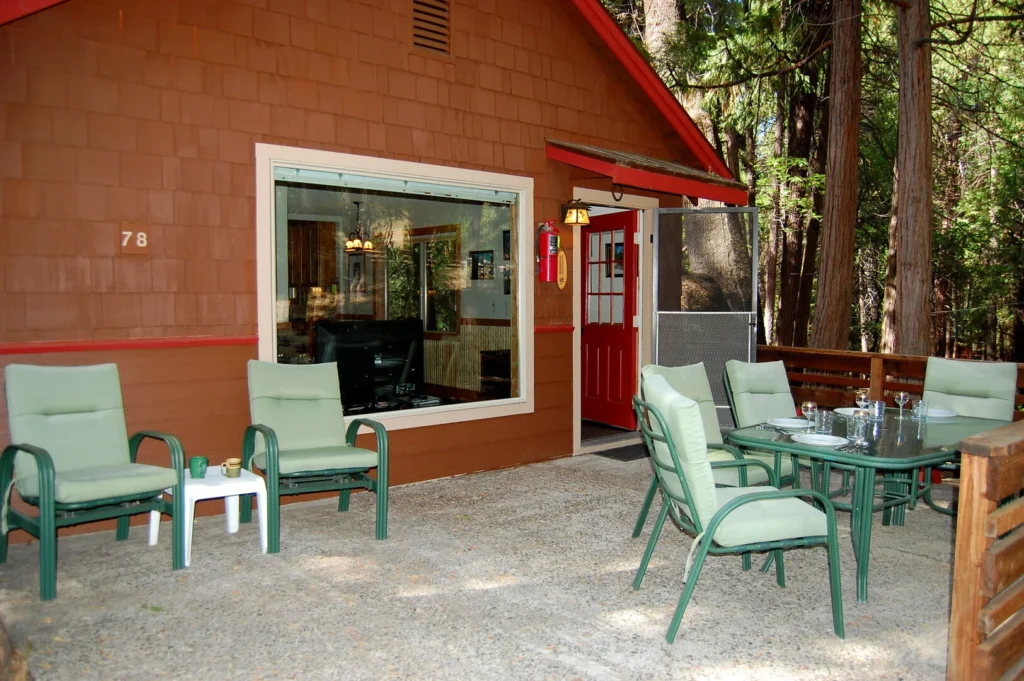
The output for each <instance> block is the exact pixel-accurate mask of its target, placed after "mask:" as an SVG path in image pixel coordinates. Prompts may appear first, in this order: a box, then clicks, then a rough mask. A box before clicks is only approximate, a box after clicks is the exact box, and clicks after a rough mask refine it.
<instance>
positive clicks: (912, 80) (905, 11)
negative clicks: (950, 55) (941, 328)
mask: <svg viewBox="0 0 1024 681" xmlns="http://www.w3.org/2000/svg"><path fill="white" fill-rule="evenodd" d="M896 15H897V22H898V23H897V44H898V48H899V72H900V90H899V138H900V141H899V149H898V150H897V153H896V177H897V183H896V190H895V191H896V206H895V208H896V215H895V230H891V231H895V234H894V235H891V236H895V240H894V241H890V244H889V249H890V251H892V253H893V259H894V267H893V272H892V280H891V286H887V287H886V296H887V297H888V298H891V302H889V301H887V308H891V314H890V315H888V316H887V321H889V333H887V334H885V336H884V337H883V350H884V351H885V352H895V353H899V354H907V355H926V354H929V353H930V351H931V288H932V224H931V222H932V220H931V218H932V205H931V198H932V146H931V122H932V121H931V94H932V86H931V73H932V68H931V45H930V43H927V42H922V41H923V40H924V39H927V38H928V37H929V36H930V33H931V24H930V21H931V19H930V13H929V8H928V0H907V2H905V3H902V4H901V5H899V6H898V7H897V10H896Z"/></svg>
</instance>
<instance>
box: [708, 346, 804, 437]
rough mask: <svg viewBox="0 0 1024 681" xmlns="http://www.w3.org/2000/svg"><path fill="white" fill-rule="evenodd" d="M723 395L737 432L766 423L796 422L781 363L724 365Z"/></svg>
mask: <svg viewBox="0 0 1024 681" xmlns="http://www.w3.org/2000/svg"><path fill="white" fill-rule="evenodd" d="M724 380H725V392H726V395H727V396H728V398H729V407H730V408H731V409H732V417H733V420H734V421H735V422H736V427H737V428H746V427H747V426H754V425H757V424H758V423H764V422H765V421H767V420H768V419H776V418H796V403H794V402H793V393H792V392H791V391H790V389H789V379H788V378H787V377H786V366H785V365H784V364H783V363H782V362H781V361H778V362H740V361H738V360H735V359H730V360H729V361H728V362H726V363H725V375H724Z"/></svg>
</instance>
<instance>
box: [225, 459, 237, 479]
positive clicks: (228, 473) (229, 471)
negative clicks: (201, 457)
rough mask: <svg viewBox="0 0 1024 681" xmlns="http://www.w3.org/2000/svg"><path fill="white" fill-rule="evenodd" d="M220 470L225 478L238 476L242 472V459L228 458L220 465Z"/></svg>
mask: <svg viewBox="0 0 1024 681" xmlns="http://www.w3.org/2000/svg"><path fill="white" fill-rule="evenodd" d="M220 472H221V473H222V474H223V475H224V477H225V478H237V477H238V476H240V475H241V474H242V460H241V459H228V460H227V461H225V462H224V463H222V464H221V465H220Z"/></svg>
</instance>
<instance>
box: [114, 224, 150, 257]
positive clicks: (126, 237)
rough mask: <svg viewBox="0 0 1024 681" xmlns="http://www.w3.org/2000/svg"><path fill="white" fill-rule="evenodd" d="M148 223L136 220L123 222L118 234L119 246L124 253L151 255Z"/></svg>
mask: <svg viewBox="0 0 1024 681" xmlns="http://www.w3.org/2000/svg"><path fill="white" fill-rule="evenodd" d="M146 228H147V225H145V224H141V223H136V222H122V223H121V230H120V234H119V236H118V247H119V249H120V252H121V254H122V255H149V232H147V231H146Z"/></svg>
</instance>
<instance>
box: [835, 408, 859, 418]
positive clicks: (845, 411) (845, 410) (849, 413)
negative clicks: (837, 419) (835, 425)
mask: <svg viewBox="0 0 1024 681" xmlns="http://www.w3.org/2000/svg"><path fill="white" fill-rule="evenodd" d="M859 408H860V407H839V408H838V409H836V413H837V414H841V415H842V416H853V412H855V411H857V410H858V409H859Z"/></svg>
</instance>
